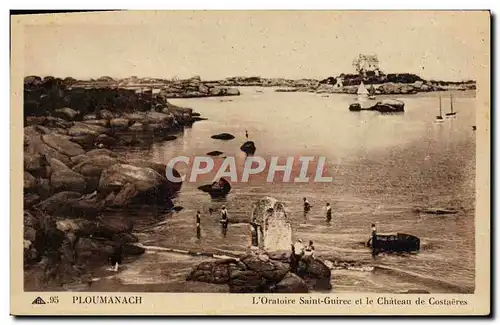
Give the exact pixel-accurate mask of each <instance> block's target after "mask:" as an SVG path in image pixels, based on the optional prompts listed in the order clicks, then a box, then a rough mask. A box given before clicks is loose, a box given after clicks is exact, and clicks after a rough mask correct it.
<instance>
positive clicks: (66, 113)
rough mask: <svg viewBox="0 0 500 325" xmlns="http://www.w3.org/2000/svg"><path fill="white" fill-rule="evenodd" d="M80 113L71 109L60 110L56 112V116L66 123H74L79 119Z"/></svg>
mask: <svg viewBox="0 0 500 325" xmlns="http://www.w3.org/2000/svg"><path fill="white" fill-rule="evenodd" d="M79 114H80V112H78V111H75V110H74V109H71V108H69V107H63V108H58V109H56V110H54V116H56V117H60V118H62V119H64V120H66V121H74V120H75V118H77V117H78V115H79Z"/></svg>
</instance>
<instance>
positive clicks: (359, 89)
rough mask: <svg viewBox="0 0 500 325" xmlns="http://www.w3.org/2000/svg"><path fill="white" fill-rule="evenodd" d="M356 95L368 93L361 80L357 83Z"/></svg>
mask: <svg viewBox="0 0 500 325" xmlns="http://www.w3.org/2000/svg"><path fill="white" fill-rule="evenodd" d="M358 95H368V89H366V87H365V84H364V83H363V81H361V83H360V84H359V87H358Z"/></svg>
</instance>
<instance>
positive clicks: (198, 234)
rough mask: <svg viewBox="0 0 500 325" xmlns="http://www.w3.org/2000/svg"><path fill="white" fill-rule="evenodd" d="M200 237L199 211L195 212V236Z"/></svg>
mask: <svg viewBox="0 0 500 325" xmlns="http://www.w3.org/2000/svg"><path fill="white" fill-rule="evenodd" d="M200 237H201V218H200V211H199V210H198V212H196V238H198V239H200Z"/></svg>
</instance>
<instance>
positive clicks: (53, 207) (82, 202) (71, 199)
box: [35, 191, 101, 218]
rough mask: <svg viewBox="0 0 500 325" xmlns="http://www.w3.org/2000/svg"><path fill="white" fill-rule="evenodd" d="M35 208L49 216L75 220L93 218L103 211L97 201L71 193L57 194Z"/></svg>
mask: <svg viewBox="0 0 500 325" xmlns="http://www.w3.org/2000/svg"><path fill="white" fill-rule="evenodd" d="M35 208H37V209H39V210H41V211H43V212H45V213H47V214H49V215H53V216H62V217H73V218H92V217H95V216H96V215H97V214H98V213H99V212H100V210H101V206H100V204H99V203H98V202H97V201H95V200H90V199H86V198H82V194H81V193H77V192H69V191H65V192H59V193H56V194H54V195H52V196H51V197H49V198H47V199H45V200H43V201H41V202H40V203H38V204H37V205H35Z"/></svg>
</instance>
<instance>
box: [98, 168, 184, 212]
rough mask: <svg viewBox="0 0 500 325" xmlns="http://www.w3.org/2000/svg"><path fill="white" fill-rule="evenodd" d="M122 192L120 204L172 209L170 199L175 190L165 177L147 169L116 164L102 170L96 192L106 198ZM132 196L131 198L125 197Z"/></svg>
mask: <svg viewBox="0 0 500 325" xmlns="http://www.w3.org/2000/svg"><path fill="white" fill-rule="evenodd" d="M127 184H131V185H133V191H131V190H130V189H132V187H131V186H127V188H126V190H125V191H126V193H123V192H122V195H121V197H120V201H121V202H126V203H127V204H128V203H132V202H134V201H136V202H138V203H143V204H144V203H159V204H161V203H165V204H167V205H168V207H172V202H171V201H170V197H171V196H172V194H173V192H174V191H175V189H173V188H172V187H171V183H170V182H168V181H167V179H166V177H164V176H162V175H160V174H159V173H157V172H156V171H155V170H153V169H151V168H147V167H137V166H132V165H128V164H116V165H113V166H111V167H109V168H108V169H106V170H104V171H103V172H102V174H101V178H100V180H99V186H98V191H99V193H100V194H101V195H103V196H107V195H108V194H109V193H110V192H116V193H119V192H120V191H122V189H124V188H125V186H126V185H127ZM126 195H132V196H126Z"/></svg>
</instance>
